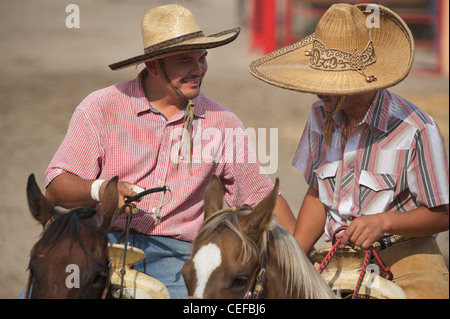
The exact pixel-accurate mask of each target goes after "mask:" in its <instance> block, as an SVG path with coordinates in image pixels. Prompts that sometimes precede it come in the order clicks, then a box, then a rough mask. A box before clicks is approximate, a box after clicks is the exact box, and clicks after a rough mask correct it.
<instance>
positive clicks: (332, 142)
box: [251, 4, 449, 298]
mask: <svg viewBox="0 0 450 319" xmlns="http://www.w3.org/2000/svg"><path fill="white" fill-rule="evenodd" d="M372 9H375V11H369V10H368V5H357V6H352V5H348V4H336V5H333V6H332V7H331V8H330V9H328V10H327V12H326V13H325V14H324V16H323V17H322V18H321V20H320V21H319V23H318V25H317V28H316V32H315V34H314V35H312V36H310V37H307V38H305V39H304V40H302V41H300V42H299V43H296V44H293V45H291V46H288V47H285V48H282V49H280V50H278V51H275V52H272V53H271V54H269V55H268V56H266V57H263V58H261V59H258V60H256V61H255V62H253V63H252V65H251V72H252V73H253V74H254V75H255V76H256V77H258V78H260V79H262V80H264V81H266V82H268V83H271V84H274V85H277V86H280V87H284V88H289V89H294V90H298V91H301V92H309V93H315V94H317V96H318V98H319V101H318V102H316V103H315V104H314V105H313V106H312V109H311V111H310V114H309V117H308V121H307V124H306V127H305V129H304V132H303V135H302V137H301V140H300V143H299V145H298V148H297V151H296V154H295V156H294V159H293V166H294V167H296V168H297V169H299V170H300V171H301V172H302V173H303V175H304V177H305V179H306V181H307V183H308V185H309V189H308V191H307V193H306V195H305V198H304V200H303V203H302V206H301V208H300V211H299V214H298V217H297V224H296V228H295V231H294V236H295V237H296V238H297V240H298V242H299V243H300V245H301V246H302V248H303V250H304V251H305V252H309V251H310V250H311V249H312V248H313V245H314V244H315V243H316V242H317V240H319V238H320V237H321V235H322V234H323V232H324V230H325V234H326V238H327V239H328V240H331V239H332V238H333V237H334V235H336V237H335V238H336V239H340V240H341V246H345V245H350V246H358V247H360V248H362V249H363V250H366V249H369V247H371V246H372V245H375V247H381V248H377V249H380V250H381V251H380V253H379V255H380V256H382V259H383V260H384V262H385V263H386V264H387V265H388V266H390V267H391V270H392V272H393V274H394V282H395V283H397V284H398V285H399V286H400V287H402V288H403V290H404V292H405V294H406V296H407V297H408V298H448V297H449V289H448V269H447V267H446V265H445V262H444V260H443V257H442V256H441V254H440V251H439V248H438V247H437V244H436V241H435V239H434V238H435V235H436V234H437V233H439V232H442V231H446V230H448V229H449V217H448V203H449V173H448V160H447V154H446V151H445V145H444V141H443V137H442V135H441V132H440V130H439V128H438V126H437V125H436V123H435V122H434V120H433V119H432V118H431V117H430V116H429V115H427V114H426V113H425V112H424V111H423V110H421V109H420V108H418V107H417V106H415V105H414V104H413V103H411V102H409V101H407V100H405V99H403V98H401V97H400V96H398V95H396V94H394V93H392V92H390V91H388V90H386V88H388V87H390V86H392V85H395V84H396V83H398V82H400V81H402V80H403V79H404V78H405V77H406V75H407V74H408V72H409V70H410V68H411V65H412V61H413V54H414V44H413V41H414V40H413V38H412V35H411V32H410V31H409V28H408V27H407V25H406V24H405V23H404V21H402V20H401V18H400V17H398V16H397V15H396V14H395V13H393V12H392V11H391V10H389V9H388V8H385V7H382V6H376V7H375V8H373V6H372ZM370 12H378V16H376V17H375V18H376V19H378V20H377V21H378V26H376V27H372V24H371V23H369V22H371V21H373V20H372V18H373V17H372V16H370V15H369V13H370ZM381 13H382V14H381ZM346 31H347V32H346ZM386 39H389V41H391V42H388V41H387V40H386ZM358 42H359V43H358ZM294 57H295V60H294ZM289 75H290V76H291V77H289ZM338 229H344V231H343V232H340V233H337V230H338ZM392 235H395V236H392ZM343 264H344V265H345V261H344V262H343ZM355 284H356V283H355Z"/></svg>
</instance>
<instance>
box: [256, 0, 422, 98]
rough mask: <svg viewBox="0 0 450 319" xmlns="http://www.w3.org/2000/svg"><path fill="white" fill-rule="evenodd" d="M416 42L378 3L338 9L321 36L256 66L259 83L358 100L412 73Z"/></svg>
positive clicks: (323, 22) (325, 20)
mask: <svg viewBox="0 0 450 319" xmlns="http://www.w3.org/2000/svg"><path fill="white" fill-rule="evenodd" d="M413 59H414V40H413V37H412V34H411V31H410V30H409V28H408V26H407V25H406V23H405V22H404V21H403V20H402V19H401V18H400V17H399V16H398V15H397V14H395V13H394V12H393V11H391V10H390V9H388V8H386V7H383V6H381V5H373V4H358V5H355V6H353V5H350V4H341V3H339V4H334V5H332V6H331V7H330V8H329V9H328V10H327V11H326V12H325V13H324V15H323V16H322V18H321V19H320V21H319V22H318V24H317V27H316V30H315V33H313V34H311V35H309V36H307V37H305V38H304V39H302V40H301V41H299V42H297V43H294V44H292V45H289V46H286V47H283V48H281V49H279V50H276V51H274V52H272V53H269V54H268V55H265V56H263V57H262V58H259V59H257V60H255V61H253V62H252V63H251V65H250V72H251V73H252V74H253V75H254V76H255V77H257V78H259V79H261V80H263V81H265V82H267V83H269V84H272V85H275V86H279V87H282V88H286V89H290V90H295V91H300V92H307V93H314V94H331V95H333V94H334V95H352V94H359V93H364V92H370V91H376V90H380V89H383V88H387V87H391V86H393V85H395V84H397V83H399V82H400V81H402V80H403V79H404V78H405V77H406V76H407V75H408V73H409V71H410V69H411V66H412V64H413Z"/></svg>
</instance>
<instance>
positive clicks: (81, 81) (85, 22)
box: [0, 0, 449, 298]
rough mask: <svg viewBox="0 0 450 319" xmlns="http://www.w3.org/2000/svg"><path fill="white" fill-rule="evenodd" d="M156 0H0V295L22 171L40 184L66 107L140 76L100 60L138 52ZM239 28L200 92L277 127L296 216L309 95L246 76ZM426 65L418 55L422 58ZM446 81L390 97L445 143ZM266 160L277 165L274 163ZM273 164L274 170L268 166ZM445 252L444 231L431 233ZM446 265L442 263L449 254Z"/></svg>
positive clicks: (17, 270)
mask: <svg viewBox="0 0 450 319" xmlns="http://www.w3.org/2000/svg"><path fill="white" fill-rule="evenodd" d="M173 2H175V3H180V4H182V5H185V6H186V7H188V8H190V9H191V10H192V11H193V12H194V14H195V15H196V17H197V19H198V21H199V24H200V25H201V27H202V28H203V30H204V31H205V33H207V34H212V33H215V32H219V31H222V30H224V29H227V28H232V27H235V26H238V25H239V24H240V22H239V21H240V19H239V18H238V17H239V15H238V14H237V12H238V5H237V2H238V1H237V0H229V1H223V0H191V1H189V0H184V1H182V0H180V1H173ZM70 3H75V4H77V5H78V6H79V8H80V28H78V29H69V28H67V27H66V23H65V21H66V17H67V16H68V15H69V13H66V11H65V10H66V6H67V5H68V4H70ZM163 3H165V1H162V0H152V1H144V0H96V1H88V0H71V1H67V0H64V1H61V0H40V1H31V0H27V1H25V0H14V1H1V2H0V43H1V46H0V69H1V72H0V130H1V131H0V176H1V178H0V203H1V208H0V243H1V245H0V283H1V285H0V298H16V297H17V296H18V295H19V294H20V292H21V291H22V290H23V289H24V288H25V285H26V278H27V272H26V269H27V266H28V264H27V263H28V254H29V251H30V249H31V247H32V245H33V243H34V242H35V241H36V240H37V239H38V237H39V234H40V231H41V226H40V225H38V224H37V222H36V221H34V219H33V218H32V217H31V215H30V213H29V210H28V207H27V202H26V195H25V187H26V181H27V178H28V175H29V174H31V173H34V174H35V175H36V177H37V181H38V183H39V184H40V186H41V188H42V187H43V185H44V171H45V169H46V167H47V165H48V163H49V162H50V160H51V158H52V157H53V154H54V153H55V151H56V149H57V148H58V146H59V144H60V143H61V141H62V139H63V137H64V135H65V133H66V130H67V125H68V123H69V120H70V117H71V115H72V113H73V111H74V108H75V107H76V106H77V105H78V104H79V103H80V101H81V100H82V99H83V98H84V97H85V96H87V95H88V94H89V93H90V92H92V91H94V90H97V89H100V88H103V87H105V86H109V85H112V84H114V83H118V82H122V81H125V80H128V79H131V78H134V77H135V75H136V74H137V73H138V70H136V69H134V68H131V69H130V70H124V71H119V72H113V71H110V70H109V68H108V67H107V65H108V64H110V63H113V62H116V61H119V60H122V59H124V58H128V57H131V56H135V55H138V54H141V52H142V42H141V35H140V21H141V19H142V17H143V15H144V13H145V12H146V11H147V10H148V9H149V8H150V7H153V6H156V5H159V4H163ZM258 56H259V53H258V52H249V49H248V37H247V33H246V30H245V28H244V29H243V31H242V34H241V35H240V36H239V38H238V39H237V40H236V41H235V42H233V43H232V44H230V45H228V46H225V47H223V48H218V49H215V50H211V51H210V53H209V56H208V60H209V61H208V62H209V71H208V74H207V76H206V79H205V81H204V85H203V91H204V92H205V93H206V94H207V95H209V96H211V97H212V98H214V99H215V100H217V101H219V102H220V103H222V104H224V105H226V106H228V107H229V108H231V109H232V110H234V111H235V112H236V113H237V114H238V116H240V118H241V119H242V121H243V123H244V125H245V126H246V127H248V128H254V129H257V128H266V129H267V130H268V129H269V128H277V129H278V145H273V146H271V147H273V149H272V148H271V149H270V152H271V154H276V155H277V156H276V158H275V159H276V160H277V161H278V163H277V169H276V170H275V172H274V173H273V174H271V177H272V178H273V179H274V178H275V177H277V176H278V177H280V179H281V188H282V192H283V193H284V195H285V197H286V198H287V200H288V202H289V204H290V206H291V208H292V210H293V211H294V213H297V212H298V209H299V207H300V204H301V199H302V198H303V195H304V193H305V191H306V184H305V182H304V179H303V177H302V176H301V174H300V173H299V172H298V171H296V170H295V169H294V168H292V167H291V165H290V163H291V160H292V156H293V154H294V151H295V149H296V146H297V143H298V140H299V138H300V136H301V133H302V130H303V127H304V124H305V121H306V118H307V114H308V110H309V106H310V105H311V103H312V102H313V101H314V100H315V99H316V98H315V96H313V95H308V94H300V93H296V92H291V91H287V90H282V89H279V88H275V87H272V86H269V85H267V84H264V83H262V82H260V81H258V80H256V79H254V78H253V77H252V76H251V75H250V74H249V72H248V71H247V68H248V65H249V62H250V61H251V60H252V59H254V58H256V57H258ZM425 60H426V58H425ZM448 84H449V83H448V77H440V76H419V75H418V74H417V73H416V74H415V73H414V72H413V73H412V74H411V76H410V77H409V78H408V79H407V80H405V81H404V82H402V83H401V84H399V85H398V86H396V87H395V88H393V91H395V92H397V93H399V94H401V95H402V96H404V97H405V98H407V99H409V100H411V101H412V102H414V103H416V104H418V105H420V106H421V107H423V108H424V109H425V110H426V111H427V112H428V113H429V114H430V115H432V116H433V117H434V119H435V120H436V122H437V123H438V124H439V125H440V127H441V129H442V132H443V134H444V137H445V139H446V143H447V149H448V140H449V129H448V124H449V115H448V114H449V112H448V106H449V99H448ZM272 159H273V161H274V160H275V159H274V158H272ZM273 161H272V163H271V164H272V165H274V162H273ZM438 240H439V242H440V245H441V248H442V251H443V252H444V254H445V255H446V256H448V232H447V233H444V234H441V235H439V237H438ZM447 260H448V257H447Z"/></svg>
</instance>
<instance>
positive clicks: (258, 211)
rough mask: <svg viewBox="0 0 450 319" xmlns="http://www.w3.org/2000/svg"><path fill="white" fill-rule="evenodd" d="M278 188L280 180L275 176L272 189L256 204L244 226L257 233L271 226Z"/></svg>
mask: <svg viewBox="0 0 450 319" xmlns="http://www.w3.org/2000/svg"><path fill="white" fill-rule="evenodd" d="M279 189H280V180H279V179H278V178H277V179H276V180H275V186H274V188H273V190H272V191H271V192H270V193H269V195H267V196H266V197H265V198H264V199H263V200H262V201H261V202H260V203H259V204H258V205H256V207H255V208H254V209H253V211H252V213H251V214H250V215H248V217H247V219H246V221H245V226H244V227H246V228H247V229H248V230H254V231H257V232H258V233H259V231H261V230H265V229H268V228H270V227H271V226H272V224H273V220H272V212H273V209H274V208H275V204H276V202H277V198H278V193H279Z"/></svg>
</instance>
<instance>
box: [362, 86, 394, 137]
mask: <svg viewBox="0 0 450 319" xmlns="http://www.w3.org/2000/svg"><path fill="white" fill-rule="evenodd" d="M388 113H389V94H387V90H385V89H384V90H380V91H378V92H377V95H376V96H375V99H374V101H373V103H372V105H371V107H370V109H369V112H367V115H366V117H365V119H364V121H365V122H366V123H367V124H369V125H370V126H371V127H374V128H376V129H378V130H380V131H382V132H387V127H388Z"/></svg>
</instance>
